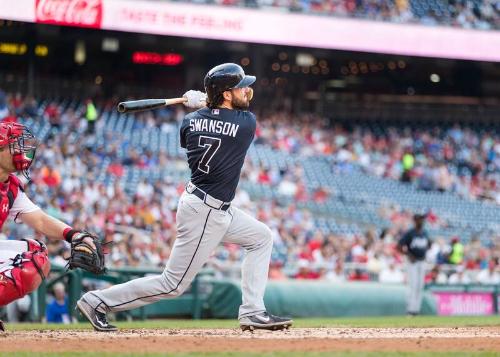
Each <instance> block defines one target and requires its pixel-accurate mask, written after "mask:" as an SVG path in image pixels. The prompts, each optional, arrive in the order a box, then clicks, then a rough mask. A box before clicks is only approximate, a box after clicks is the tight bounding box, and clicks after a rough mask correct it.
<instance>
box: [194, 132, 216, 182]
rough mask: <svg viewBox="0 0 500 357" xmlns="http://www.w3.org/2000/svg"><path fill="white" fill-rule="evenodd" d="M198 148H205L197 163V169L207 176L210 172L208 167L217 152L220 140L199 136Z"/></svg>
mask: <svg viewBox="0 0 500 357" xmlns="http://www.w3.org/2000/svg"><path fill="white" fill-rule="evenodd" d="M198 146H199V147H204V148H205V152H204V153H203V156H202V157H201V160H200V162H199V163H198V169H199V170H200V171H201V172H204V173H206V174H208V173H209V172H210V165H209V164H210V161H211V160H212V158H213V157H214V155H215V153H216V152H217V150H219V147H220V139H219V138H212V137H210V136H203V135H200V137H199V140H198Z"/></svg>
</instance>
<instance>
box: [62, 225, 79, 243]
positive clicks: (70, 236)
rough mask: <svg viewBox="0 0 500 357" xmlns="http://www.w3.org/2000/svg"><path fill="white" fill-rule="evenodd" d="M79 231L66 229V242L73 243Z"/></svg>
mask: <svg viewBox="0 0 500 357" xmlns="http://www.w3.org/2000/svg"><path fill="white" fill-rule="evenodd" d="M78 232H79V231H77V230H76V229H73V228H69V227H68V228H66V229H65V230H64V231H63V238H64V240H65V241H66V242H68V243H71V240H72V239H73V236H74V235H75V233H78Z"/></svg>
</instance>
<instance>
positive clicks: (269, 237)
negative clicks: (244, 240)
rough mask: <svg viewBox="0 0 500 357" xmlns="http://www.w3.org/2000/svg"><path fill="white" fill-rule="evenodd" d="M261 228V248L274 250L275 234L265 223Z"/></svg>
mask: <svg viewBox="0 0 500 357" xmlns="http://www.w3.org/2000/svg"><path fill="white" fill-rule="evenodd" d="M259 228H260V232H259V237H260V239H259V241H260V242H259V243H260V246H263V247H268V248H272V246H273V232H272V231H271V229H270V228H269V227H268V226H266V225H265V224H264V223H262V224H261V225H260V227H259Z"/></svg>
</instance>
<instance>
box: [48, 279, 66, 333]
mask: <svg viewBox="0 0 500 357" xmlns="http://www.w3.org/2000/svg"><path fill="white" fill-rule="evenodd" d="M53 290H54V299H53V301H52V302H50V303H49V304H48V305H47V310H46V318H47V322H48V323H57V324H61V323H62V324H69V323H70V322H71V317H70V314H69V305H68V297H67V296H66V289H65V287H64V284H63V283H60V282H59V283H56V284H54V288H53Z"/></svg>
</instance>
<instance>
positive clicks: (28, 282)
mask: <svg viewBox="0 0 500 357" xmlns="http://www.w3.org/2000/svg"><path fill="white" fill-rule="evenodd" d="M49 271H50V262H49V257H48V256H47V251H46V250H42V251H34V252H24V253H22V254H18V255H17V256H16V257H15V258H13V259H10V260H9V261H7V262H5V263H3V264H0V307H1V306H4V305H7V304H9V303H10V302H12V301H14V300H16V299H19V298H21V297H23V296H25V295H26V294H29V293H31V292H32V291H34V290H35V289H36V288H38V286H39V285H40V284H41V283H42V281H43V279H45V277H46V276H47V275H48V274H49Z"/></svg>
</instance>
